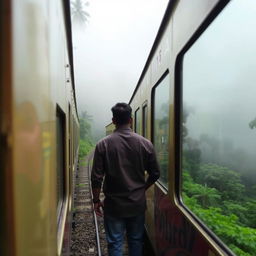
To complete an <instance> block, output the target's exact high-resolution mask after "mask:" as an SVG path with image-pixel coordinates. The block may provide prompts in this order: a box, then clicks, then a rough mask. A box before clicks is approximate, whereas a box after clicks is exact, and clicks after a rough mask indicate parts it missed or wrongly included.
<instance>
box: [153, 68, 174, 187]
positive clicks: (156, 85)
mask: <svg viewBox="0 0 256 256" xmlns="http://www.w3.org/2000/svg"><path fill="white" fill-rule="evenodd" d="M168 75H169V79H170V72H169V69H167V70H166V71H165V72H164V73H163V74H162V75H161V77H160V78H159V79H158V81H157V82H156V84H155V85H154V86H153V87H152V89H151V124H150V125H151V134H150V135H151V141H152V143H153V144H154V145H155V142H154V133H155V126H154V117H155V92H156V88H157V87H158V86H159V85H160V84H161V82H162V81H163V80H164V79H165V78H166V77H167V76H168ZM169 85H170V84H169ZM169 97H170V95H169ZM169 99H170V98H169ZM169 117H170V112H169ZM169 123H170V119H169ZM168 137H169V138H170V127H169V129H168ZM168 144H169V143H168ZM168 157H169V156H168ZM169 173H170V163H169V162H168V177H170V175H169ZM160 178H161V176H160ZM160 178H159V179H158V180H157V181H156V183H157V184H158V185H159V186H160V187H161V188H162V189H163V190H164V191H165V192H168V191H169V182H168V183H167V186H166V185H165V184H163V182H162V181H161V180H160Z"/></svg>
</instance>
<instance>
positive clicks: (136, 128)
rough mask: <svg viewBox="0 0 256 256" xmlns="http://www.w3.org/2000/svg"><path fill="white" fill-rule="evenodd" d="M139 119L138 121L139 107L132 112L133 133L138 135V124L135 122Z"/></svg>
mask: <svg viewBox="0 0 256 256" xmlns="http://www.w3.org/2000/svg"><path fill="white" fill-rule="evenodd" d="M137 118H138V119H137ZM139 119H140V107H138V108H137V109H136V110H135V112H134V132H135V133H138V134H140V131H138V122H137V120H139Z"/></svg>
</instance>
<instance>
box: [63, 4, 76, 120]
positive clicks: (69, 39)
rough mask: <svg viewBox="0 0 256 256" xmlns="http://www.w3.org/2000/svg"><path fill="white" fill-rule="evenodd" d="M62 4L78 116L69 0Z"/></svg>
mask: <svg viewBox="0 0 256 256" xmlns="http://www.w3.org/2000/svg"><path fill="white" fill-rule="evenodd" d="M63 5H64V14H65V15H64V17H65V24H66V26H65V27H66V34H67V44H68V45H67V47H68V58H69V64H70V71H71V82H72V88H73V92H74V101H75V107H76V114H77V117H78V112H77V101H76V93H75V92H76V91H75V75H74V62H73V41H72V23H71V10H70V1H63Z"/></svg>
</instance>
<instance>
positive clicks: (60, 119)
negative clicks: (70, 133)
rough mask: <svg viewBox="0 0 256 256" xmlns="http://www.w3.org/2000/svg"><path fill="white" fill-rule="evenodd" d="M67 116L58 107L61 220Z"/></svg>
mask: <svg viewBox="0 0 256 256" xmlns="http://www.w3.org/2000/svg"><path fill="white" fill-rule="evenodd" d="M65 123H66V121H65V114H64V113H63V112H62V111H61V109H60V108H59V107H57V114H56V140H57V141H56V142H57V152H56V154H57V219H58V221H59V220H60V217H61V211H62V207H63V203H64V199H65V196H66V195H65Z"/></svg>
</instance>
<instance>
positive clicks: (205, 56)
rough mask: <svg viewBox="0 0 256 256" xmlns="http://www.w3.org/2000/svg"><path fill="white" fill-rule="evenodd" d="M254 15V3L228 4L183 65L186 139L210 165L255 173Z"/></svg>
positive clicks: (255, 77)
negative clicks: (213, 161)
mask: <svg viewBox="0 0 256 256" xmlns="http://www.w3.org/2000/svg"><path fill="white" fill-rule="evenodd" d="M255 11H256V3H255V1H249V0H248V1H243V0H235V1H232V2H230V4H229V5H228V6H227V8H226V9H225V10H223V12H222V13H221V14H220V15H219V17H218V18H217V19H216V20H215V21H214V22H213V23H212V25H211V26H210V27H209V28H208V29H207V30H206V31H205V32H204V33H203V35H202V36H201V37H200V38H199V39H198V40H197V41H196V42H195V44H194V45H193V46H192V47H191V48H190V49H189V51H188V52H187V53H186V54H185V56H184V62H183V101H184V105H185V108H186V109H187V112H188V117H187V122H186V128H187V129H188V136H189V137H190V138H193V139H194V141H197V142H200V143H201V147H202V148H201V151H202V156H203V157H204V156H206V155H207V161H210V160H209V159H210V158H209V156H211V159H213V158H216V159H217V158H218V161H221V162H222V163H223V162H229V163H233V165H234V166H235V167H236V168H237V167H239V168H240V166H242V165H244V166H245V167H243V168H240V169H247V170H252V169H253V170H255V148H256V147H255V141H256V130H255V127H254V125H250V123H252V122H253V120H256V103H255V95H256V87H255V81H256V73H255V67H256V59H255V56H256V48H255V44H256V36H255V33H252V31H254V28H255V26H256V20H255ZM206 144H207V147H209V148H206ZM209 145H210V146H209ZM213 146H214V147H213ZM235 167H234V168H235ZM254 177H255V176H254Z"/></svg>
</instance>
